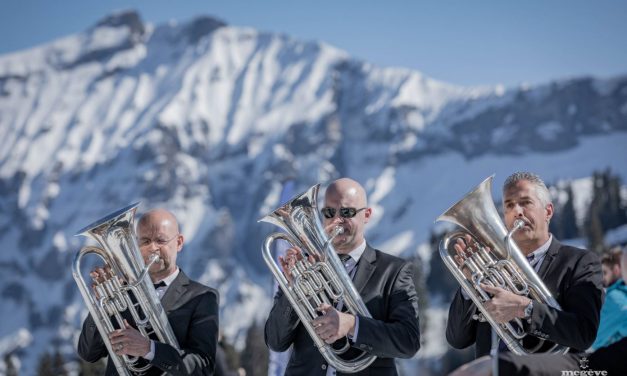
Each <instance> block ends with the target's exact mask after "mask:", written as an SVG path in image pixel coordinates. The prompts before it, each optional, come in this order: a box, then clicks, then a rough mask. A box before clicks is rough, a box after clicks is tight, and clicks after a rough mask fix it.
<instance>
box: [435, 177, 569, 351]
mask: <svg viewBox="0 0 627 376" xmlns="http://www.w3.org/2000/svg"><path fill="white" fill-rule="evenodd" d="M493 178H494V175H492V176H490V177H488V178H487V179H485V180H484V181H483V182H482V183H481V184H479V185H478V186H477V187H476V188H475V189H474V190H473V191H472V192H470V193H468V194H467V195H466V196H464V197H463V198H462V199H461V200H460V201H459V202H457V203H456V204H455V205H453V206H451V207H450V208H449V209H448V210H447V211H445V212H444V213H443V214H442V215H440V216H439V217H438V218H437V220H436V222H437V221H447V222H452V223H454V224H456V225H458V226H459V227H461V228H462V229H463V231H456V232H452V233H449V234H447V235H446V236H445V237H444V238H443V239H442V241H441V242H440V246H439V251H440V256H441V257H442V260H444V264H446V266H447V267H448V269H449V270H450V271H451V273H453V276H454V277H455V279H456V280H457V282H459V284H460V285H461V287H462V288H463V289H464V290H465V291H466V293H467V294H468V295H469V296H470V298H471V299H472V301H473V302H474V304H475V305H476V306H477V308H478V309H479V311H480V312H481V313H480V314H478V315H475V316H474V317H473V318H475V319H477V320H479V321H487V322H488V323H490V325H491V326H492V328H493V329H494V330H495V331H496V334H497V335H498V336H499V337H501V339H502V340H503V342H505V344H506V345H507V347H508V348H509V349H510V350H511V351H512V353H514V354H517V355H528V354H532V353H535V352H537V351H539V350H540V349H541V348H544V347H545V346H544V345H545V344H546V343H545V342H546V340H544V339H539V340H538V342H537V343H536V344H534V345H532V346H530V347H528V348H526V347H524V346H523V338H525V337H526V336H527V333H525V331H524V329H523V324H522V322H521V320H520V319H516V320H512V321H510V322H508V323H505V324H499V323H497V322H496V321H495V320H494V318H492V317H491V316H490V315H489V314H488V312H487V310H486V309H485V308H484V304H485V303H486V302H487V301H488V300H490V296H489V295H488V293H487V292H485V291H484V290H483V289H482V288H481V287H480V284H481V283H484V284H486V285H489V286H496V287H500V288H503V289H505V290H509V291H511V292H513V293H515V294H518V295H525V296H528V297H529V298H530V299H533V300H536V301H538V302H541V303H544V304H547V305H549V306H551V307H553V308H556V309H559V310H561V307H560V305H559V303H558V302H557V301H556V300H555V298H554V297H553V295H551V292H550V291H549V290H548V289H547V288H546V286H545V285H544V283H543V282H542V280H541V279H540V277H538V275H537V274H536V272H535V270H534V269H533V267H531V265H530V264H529V262H528V261H527V259H526V258H525V256H524V255H523V253H522V252H521V251H520V249H519V248H518V246H517V245H516V243H515V242H514V241H513V240H512V239H511V238H512V235H513V234H514V233H515V232H516V231H517V230H519V229H520V228H521V227H522V226H523V225H524V222H523V221H521V220H519V221H516V222H515V223H514V228H513V229H512V230H511V231H507V229H506V228H505V226H504V225H503V222H502V221H501V219H500V217H499V213H498V212H497V210H496V207H495V206H494V202H493V200H492V194H491V189H492V179H493ZM466 234H470V236H471V237H472V242H471V244H470V245H469V246H470V247H472V248H473V249H474V250H476V252H473V253H472V255H471V256H469V257H466V258H465V259H464V260H463V267H462V268H464V267H467V268H468V269H469V271H470V274H471V278H470V279H467V278H466V276H465V275H464V273H463V272H462V269H461V268H460V267H459V266H458V264H457V262H456V261H455V259H454V258H453V256H454V255H456V254H457V253H456V251H455V249H453V245H454V243H455V241H456V240H457V239H458V238H460V237H461V238H463V237H464V236H465V235H466ZM487 248H489V250H488V249H487ZM549 344H550V345H551V346H548V345H549ZM549 344H547V347H550V348H549V349H548V350H547V352H550V353H555V354H564V353H566V352H568V350H569V348H568V347H565V346H562V345H559V344H553V343H549Z"/></svg>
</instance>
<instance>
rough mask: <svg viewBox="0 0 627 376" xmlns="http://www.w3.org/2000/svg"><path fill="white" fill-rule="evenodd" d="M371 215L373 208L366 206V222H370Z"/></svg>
mask: <svg viewBox="0 0 627 376" xmlns="http://www.w3.org/2000/svg"><path fill="white" fill-rule="evenodd" d="M371 215H372V208H366V210H364V218H365V221H364V223H368V221H369V220H370V216H371Z"/></svg>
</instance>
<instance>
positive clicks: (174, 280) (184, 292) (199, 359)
mask: <svg viewBox="0 0 627 376" xmlns="http://www.w3.org/2000/svg"><path fill="white" fill-rule="evenodd" d="M137 236H138V243H139V250H140V252H141V255H142V257H143V258H144V262H146V263H147V260H148V259H149V257H150V256H151V255H152V254H158V255H159V261H158V262H155V263H154V264H152V266H151V267H150V269H149V275H150V278H151V280H152V282H153V283H154V284H155V288H156V289H157V295H158V296H159V297H160V298H161V304H162V305H163V308H164V310H165V311H166V314H167V316H168V321H169V322H170V326H171V327H172V330H173V331H174V335H175V337H176V339H177V340H178V342H179V346H180V348H181V349H180V350H177V349H175V348H174V347H172V346H170V345H168V344H165V343H161V342H158V341H157V340H155V339H148V338H146V337H144V336H142V335H141V333H140V332H139V331H137V330H136V329H135V328H134V327H132V326H131V325H128V323H127V325H125V328H121V329H118V330H116V331H114V332H113V333H112V334H111V335H110V340H111V344H112V347H113V349H114V350H115V351H116V353H117V354H118V355H127V356H135V357H140V358H143V359H144V362H146V363H147V362H150V364H152V365H153V367H152V368H150V370H149V371H148V373H146V375H153V374H154V375H161V374H163V372H167V373H168V374H171V375H211V374H213V369H214V366H215V355H216V346H217V342H218V302H219V296H218V292H217V291H216V290H214V289H212V288H209V287H207V286H204V285H202V284H200V283H198V282H195V281H192V280H190V279H189V278H188V277H187V275H185V273H183V271H182V270H181V269H180V268H179V267H178V266H177V265H176V257H177V255H178V253H179V252H181V250H182V249H183V243H184V241H185V239H184V237H183V235H182V234H181V233H180V232H179V225H178V222H177V220H176V218H175V217H174V215H173V214H172V213H170V212H169V211H167V210H163V209H155V210H152V211H149V212H148V213H146V214H144V216H143V217H142V218H141V219H140V220H139V222H138V224H137ZM105 273H106V271H105V270H104V269H103V268H96V269H95V270H94V271H93V272H92V273H91V277H92V278H93V279H94V280H97V281H101V280H102V279H103V278H104V276H105ZM125 313H128V312H125ZM123 316H124V317H125V318H127V320H128V322H132V320H131V319H130V315H123ZM78 354H79V355H80V356H81V358H83V359H84V360H86V361H88V362H96V361H98V360H99V359H100V358H103V357H105V356H108V353H107V348H106V346H105V344H104V342H103V341H102V338H101V336H100V333H99V332H98V330H97V328H96V325H95V324H94V321H93V319H92V317H91V315H89V316H88V317H87V318H86V319H85V322H84V323H83V330H82V331H81V335H80V338H79V342H78ZM117 374H118V373H117V371H116V370H115V366H114V365H113V362H112V361H111V360H110V359H109V361H108V363H107V369H106V372H105V375H117Z"/></svg>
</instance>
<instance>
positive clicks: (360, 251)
mask: <svg viewBox="0 0 627 376" xmlns="http://www.w3.org/2000/svg"><path fill="white" fill-rule="evenodd" d="M365 250H366V239H364V241H363V242H362V243H361V244H360V245H359V246H357V248H355V249H353V250H352V251H350V252H348V255H349V256H350V257H351V258H352V259H353V260H355V263H358V262H359V259H360V258H361V255H363V254H364V251H365Z"/></svg>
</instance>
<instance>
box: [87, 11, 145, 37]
mask: <svg viewBox="0 0 627 376" xmlns="http://www.w3.org/2000/svg"><path fill="white" fill-rule="evenodd" d="M102 26H109V27H120V26H127V27H128V28H129V29H130V30H131V33H132V34H138V35H142V34H144V31H145V27H144V23H143V22H142V19H141V17H140V15H139V13H138V12H137V11H136V10H133V9H128V10H122V11H119V12H115V13H112V14H109V15H107V16H105V17H104V18H103V19H101V20H100V21H98V23H96V26H95V27H96V28H98V27H102Z"/></svg>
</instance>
